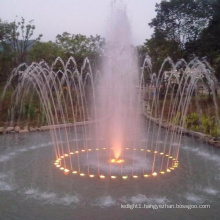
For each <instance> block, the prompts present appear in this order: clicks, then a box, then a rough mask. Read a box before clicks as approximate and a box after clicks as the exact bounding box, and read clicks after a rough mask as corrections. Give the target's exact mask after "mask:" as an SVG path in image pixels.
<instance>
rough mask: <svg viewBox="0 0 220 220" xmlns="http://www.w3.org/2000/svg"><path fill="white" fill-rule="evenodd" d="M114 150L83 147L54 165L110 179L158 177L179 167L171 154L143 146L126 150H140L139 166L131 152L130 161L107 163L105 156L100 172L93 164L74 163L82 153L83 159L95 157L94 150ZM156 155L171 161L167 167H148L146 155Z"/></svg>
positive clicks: (61, 168) (65, 169)
mask: <svg viewBox="0 0 220 220" xmlns="http://www.w3.org/2000/svg"><path fill="white" fill-rule="evenodd" d="M112 150H113V149H108V148H96V149H94V150H93V149H91V148H89V149H88V150H84V149H83V150H79V151H74V152H70V153H65V154H63V155H62V156H61V157H60V158H58V159H56V160H55V162H54V165H55V167H57V168H58V169H59V170H61V171H62V172H63V173H64V174H66V175H67V174H73V175H78V176H79V177H84V178H86V177H88V178H99V179H106V178H110V179H123V180H125V179H131V178H132V179H137V178H141V177H143V178H148V177H156V176H158V175H164V174H166V173H170V172H171V171H172V170H174V169H175V168H177V167H178V164H179V163H178V161H177V160H176V159H175V158H173V157H172V156H170V155H169V154H165V155H164V153H163V152H158V151H153V152H152V151H151V150H150V149H144V148H141V149H140V150H138V149H131V148H126V152H129V154H130V155H131V154H132V153H133V152H131V151H139V152H138V154H139V156H137V159H138V160H139V162H136V165H137V164H138V163H140V164H139V166H138V167H135V166H134V164H132V160H133V159H134V158H131V157H129V156H128V155H129V154H128V155H127V158H128V161H124V160H123V159H111V160H110V161H109V162H110V163H109V164H108V165H107V164H106V163H105V162H106V161H105V160H106V159H105V158H104V161H103V162H101V164H102V166H100V170H99V173H97V172H96V169H93V166H92V165H90V166H87V167H86V166H81V168H80V169H78V168H79V167H78V165H77V163H75V164H74V163H73V161H74V160H75V161H77V158H78V157H79V155H80V154H81V155H80V157H81V159H82V160H83V158H88V157H94V155H92V153H93V151H96V152H97V151H102V155H105V154H106V156H107V155H108V154H109V152H108V151H112ZM156 156H158V159H159V160H160V161H161V160H163V158H166V159H167V160H168V161H169V162H168V163H167V167H163V168H162V169H161V167H155V168H154V170H153V171H152V170H149V169H148V167H147V166H148V163H146V161H145V159H146V157H147V158H148V160H149V159H150V158H151V159H153V158H155V157H156ZM106 158H107V157H106ZM144 158H145V159H144ZM129 160H130V162H129ZM70 161H71V162H70ZM129 163H130V164H129ZM142 163H143V164H142ZM146 165H147V166H146ZM105 166H106V167H105ZM118 166H121V167H120V169H118ZM122 166H125V168H124V169H122ZM126 167H127V168H126ZM114 168H115V169H114Z"/></svg>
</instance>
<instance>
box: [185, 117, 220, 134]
mask: <svg viewBox="0 0 220 220" xmlns="http://www.w3.org/2000/svg"><path fill="white" fill-rule="evenodd" d="M185 126H186V128H187V129H190V130H193V131H199V132H202V133H205V134H209V135H212V136H218V135H220V132H219V128H218V125H217V123H216V119H215V117H213V116H212V117H210V116H208V115H202V116H200V115H199V114H197V113H191V114H189V115H187V116H186V119H185Z"/></svg>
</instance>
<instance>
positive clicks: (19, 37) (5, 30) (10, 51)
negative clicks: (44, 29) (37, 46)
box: [0, 18, 42, 77]
mask: <svg viewBox="0 0 220 220" xmlns="http://www.w3.org/2000/svg"><path fill="white" fill-rule="evenodd" d="M34 30H35V25H33V20H31V21H29V22H28V24H26V22H25V19H24V18H21V21H19V22H16V21H15V22H10V23H9V22H3V21H2V20H1V19H0V71H1V73H0V74H1V77H2V76H6V75H8V73H9V72H11V70H12V68H14V67H16V66H18V65H19V64H20V63H23V62H27V53H28V50H29V49H30V47H31V46H32V45H33V44H34V43H35V42H38V41H40V39H41V37H42V35H39V36H38V37H37V38H35V39H31V38H32V37H33V34H34Z"/></svg>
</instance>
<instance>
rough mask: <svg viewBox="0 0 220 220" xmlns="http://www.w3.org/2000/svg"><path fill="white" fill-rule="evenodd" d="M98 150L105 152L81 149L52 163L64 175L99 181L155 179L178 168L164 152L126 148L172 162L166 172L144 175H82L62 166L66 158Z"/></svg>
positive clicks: (65, 154)
mask: <svg viewBox="0 0 220 220" xmlns="http://www.w3.org/2000/svg"><path fill="white" fill-rule="evenodd" d="M100 150H103V151H104V150H107V148H95V149H91V148H90V149H81V150H77V151H73V152H70V153H64V154H63V155H62V156H60V157H59V158H57V159H56V160H55V162H54V165H55V167H56V168H58V169H59V170H60V171H62V172H63V173H64V174H70V173H72V174H73V175H78V176H80V177H89V178H95V177H97V178H99V179H106V178H110V179H123V180H126V179H128V178H132V179H138V178H139V177H144V178H148V177H156V176H158V174H159V175H164V174H166V173H170V172H171V171H172V170H174V169H175V168H177V167H178V164H179V162H178V161H177V160H176V159H175V158H173V157H172V156H171V155H169V154H165V153H164V152H159V151H153V150H150V149H143V148H141V149H136V148H126V150H140V151H142V152H146V153H149V154H157V155H159V156H161V157H166V158H168V160H172V166H170V167H169V168H167V169H166V170H161V171H159V172H152V173H144V174H142V175H141V174H140V175H108V174H107V175H106V174H97V173H96V174H95V173H83V172H78V171H77V170H71V169H68V168H67V167H65V166H64V163H63V160H64V158H66V157H72V156H74V155H78V154H80V153H85V152H88V153H89V152H91V151H100Z"/></svg>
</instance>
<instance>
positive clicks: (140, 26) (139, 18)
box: [0, 0, 161, 45]
mask: <svg viewBox="0 0 220 220" xmlns="http://www.w3.org/2000/svg"><path fill="white" fill-rule="evenodd" d="M115 1H118V0H115ZM160 1H161V0H124V2H125V3H126V5H127V13H128V17H129V20H130V23H131V27H132V34H133V43H134V44H136V45H139V44H142V43H143V42H144V40H145V39H146V38H150V36H151V34H152V32H153V30H152V29H150V27H149V26H148V23H149V22H150V21H151V19H152V18H154V17H155V15H156V13H155V4H156V3H159V2H160ZM111 2H112V0H0V6H1V7H0V18H1V19H2V20H3V21H8V22H11V21H14V20H16V19H17V20H19V18H20V17H24V18H25V19H26V21H29V20H32V19H34V24H35V25H36V30H35V36H37V35H38V34H43V38H42V41H49V40H52V41H55V38H56V35H57V34H62V33H63V32H64V31H66V32H69V33H71V34H78V33H80V34H84V35H87V36H89V35H96V34H99V35H101V36H105V33H106V26H107V25H108V18H109V17H110V8H111ZM16 16H17V18H16Z"/></svg>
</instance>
